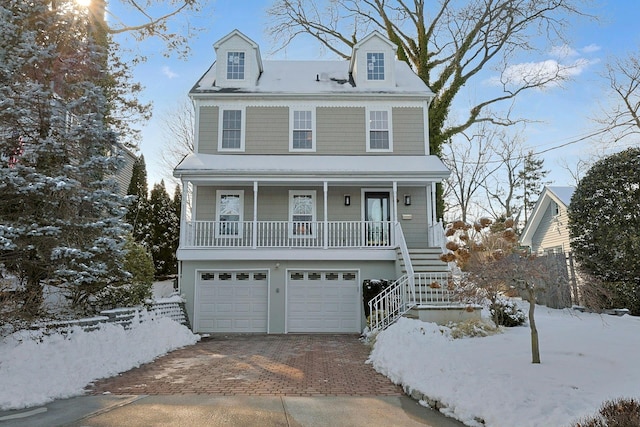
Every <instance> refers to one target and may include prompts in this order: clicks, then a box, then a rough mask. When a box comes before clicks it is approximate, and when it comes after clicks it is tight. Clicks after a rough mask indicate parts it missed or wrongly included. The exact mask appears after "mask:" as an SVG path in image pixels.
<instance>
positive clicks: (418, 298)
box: [367, 273, 456, 331]
mask: <svg viewBox="0 0 640 427" xmlns="http://www.w3.org/2000/svg"><path fill="white" fill-rule="evenodd" d="M409 279H410V277H409V276H408V275H406V274H405V275H404V276H402V277H401V278H399V279H398V280H396V281H395V282H393V283H392V284H391V285H390V286H389V287H388V288H386V289H385V290H383V291H382V292H380V293H379V294H378V295H376V296H375V297H374V298H373V299H371V301H369V313H370V314H369V318H368V319H367V322H368V325H369V329H370V330H372V331H379V330H383V329H386V328H387V327H388V326H389V325H391V324H392V323H393V322H395V321H396V320H397V319H398V318H399V317H400V316H402V315H403V314H405V313H406V312H408V311H409V310H411V309H412V308H413V307H416V306H421V305H423V306H424V305H446V304H452V303H455V302H456V301H455V299H454V297H453V293H452V292H451V291H450V289H449V288H450V283H449V280H450V277H449V274H448V273H414V274H413V286H412V285H411V284H410V280H409ZM412 288H414V289H415V291H414V292H412Z"/></svg>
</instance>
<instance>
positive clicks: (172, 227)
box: [149, 181, 178, 277]
mask: <svg viewBox="0 0 640 427" xmlns="http://www.w3.org/2000/svg"><path fill="white" fill-rule="evenodd" d="M177 221H178V220H177V218H176V215H175V211H174V208H173V204H172V202H171V198H170V197H169V194H168V193H167V189H166V188H165V185H164V181H160V184H155V185H154V186H153V190H151V196H150V197H149V222H150V230H149V243H150V250H151V256H152V257H153V263H154V265H155V269H156V276H158V277H163V276H168V275H170V274H174V273H175V272H176V266H177V261H176V252H175V249H176V248H175V244H174V243H173V242H174V241H175V238H176V234H177V233H176V224H177Z"/></svg>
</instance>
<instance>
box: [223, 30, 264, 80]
mask: <svg viewBox="0 0 640 427" xmlns="http://www.w3.org/2000/svg"><path fill="white" fill-rule="evenodd" d="M213 48H214V49H215V51H216V82H215V86H217V87H221V88H246V87H251V86H255V85H256V83H257V81H258V78H259V77H260V74H261V73H262V58H261V57H260V48H259V47H258V45H257V43H256V42H254V41H253V40H251V39H250V38H249V37H247V36H245V35H244V34H242V33H241V32H240V31H238V30H233V31H232V32H230V33H229V34H227V35H226V36H224V37H223V38H221V39H220V40H218V41H217V42H216V43H214V45H213Z"/></svg>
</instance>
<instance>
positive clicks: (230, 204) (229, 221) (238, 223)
mask: <svg viewBox="0 0 640 427" xmlns="http://www.w3.org/2000/svg"><path fill="white" fill-rule="evenodd" d="M243 204H244V191H242V190H239V191H226V190H218V191H217V200H216V212H217V220H218V226H217V227H216V236H225V237H242V231H243V229H242V215H243Z"/></svg>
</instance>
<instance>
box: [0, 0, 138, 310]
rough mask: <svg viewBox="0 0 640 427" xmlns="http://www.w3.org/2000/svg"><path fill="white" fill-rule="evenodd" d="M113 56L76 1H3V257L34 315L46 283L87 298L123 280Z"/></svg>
mask: <svg viewBox="0 0 640 427" xmlns="http://www.w3.org/2000/svg"><path fill="white" fill-rule="evenodd" d="M106 55H107V52H106V50H105V46H104V45H101V44H96V43H95V41H94V39H93V37H92V35H91V33H90V31H89V27H88V26H87V22H86V16H84V15H82V13H80V12H79V11H78V10H77V9H76V3H75V2H74V1H72V0H59V1H57V2H55V3H49V2H24V1H23V0H7V1H4V2H3V3H2V5H0V64H2V66H1V67H0V154H1V156H0V261H1V262H2V263H3V265H4V269H6V270H7V271H8V272H10V273H12V274H14V275H15V276H16V277H18V278H19V280H20V281H21V284H22V285H23V293H24V295H25V297H24V301H23V309H24V311H25V312H26V313H28V314H37V313H38V311H39V309H40V305H41V301H42V288H43V286H44V285H45V284H52V285H57V286H66V287H68V288H69V289H70V290H71V295H72V297H73V302H74V304H76V305H79V304H82V303H84V302H86V301H87V300H88V298H89V297H90V296H91V295H92V294H94V293H95V292H97V291H98V290H100V289H101V288H103V287H104V286H106V285H108V284H109V283H114V282H118V281H120V280H122V247H123V245H124V242H125V240H124V236H125V235H126V230H124V229H123V228H122V221H121V220H122V215H123V214H124V207H123V206H124V200H123V199H122V198H121V197H120V196H118V195H117V191H116V187H115V182H114V181H113V180H109V179H106V177H107V176H109V175H110V174H113V173H114V171H115V168H116V166H117V165H116V163H117V159H116V158H114V157H110V156H109V155H108V153H109V150H110V148H111V146H112V145H113V144H114V143H115V141H116V136H115V134H114V133H113V132H111V131H110V129H109V128H108V126H107V124H106V114H107V112H108V110H109V108H108V104H107V98H106V96H105V93H104V91H103V88H102V87H101V85H100V79H101V78H102V77H103V76H104V75H105V73H106V72H107V70H105V69H104V63H105V57H106Z"/></svg>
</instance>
